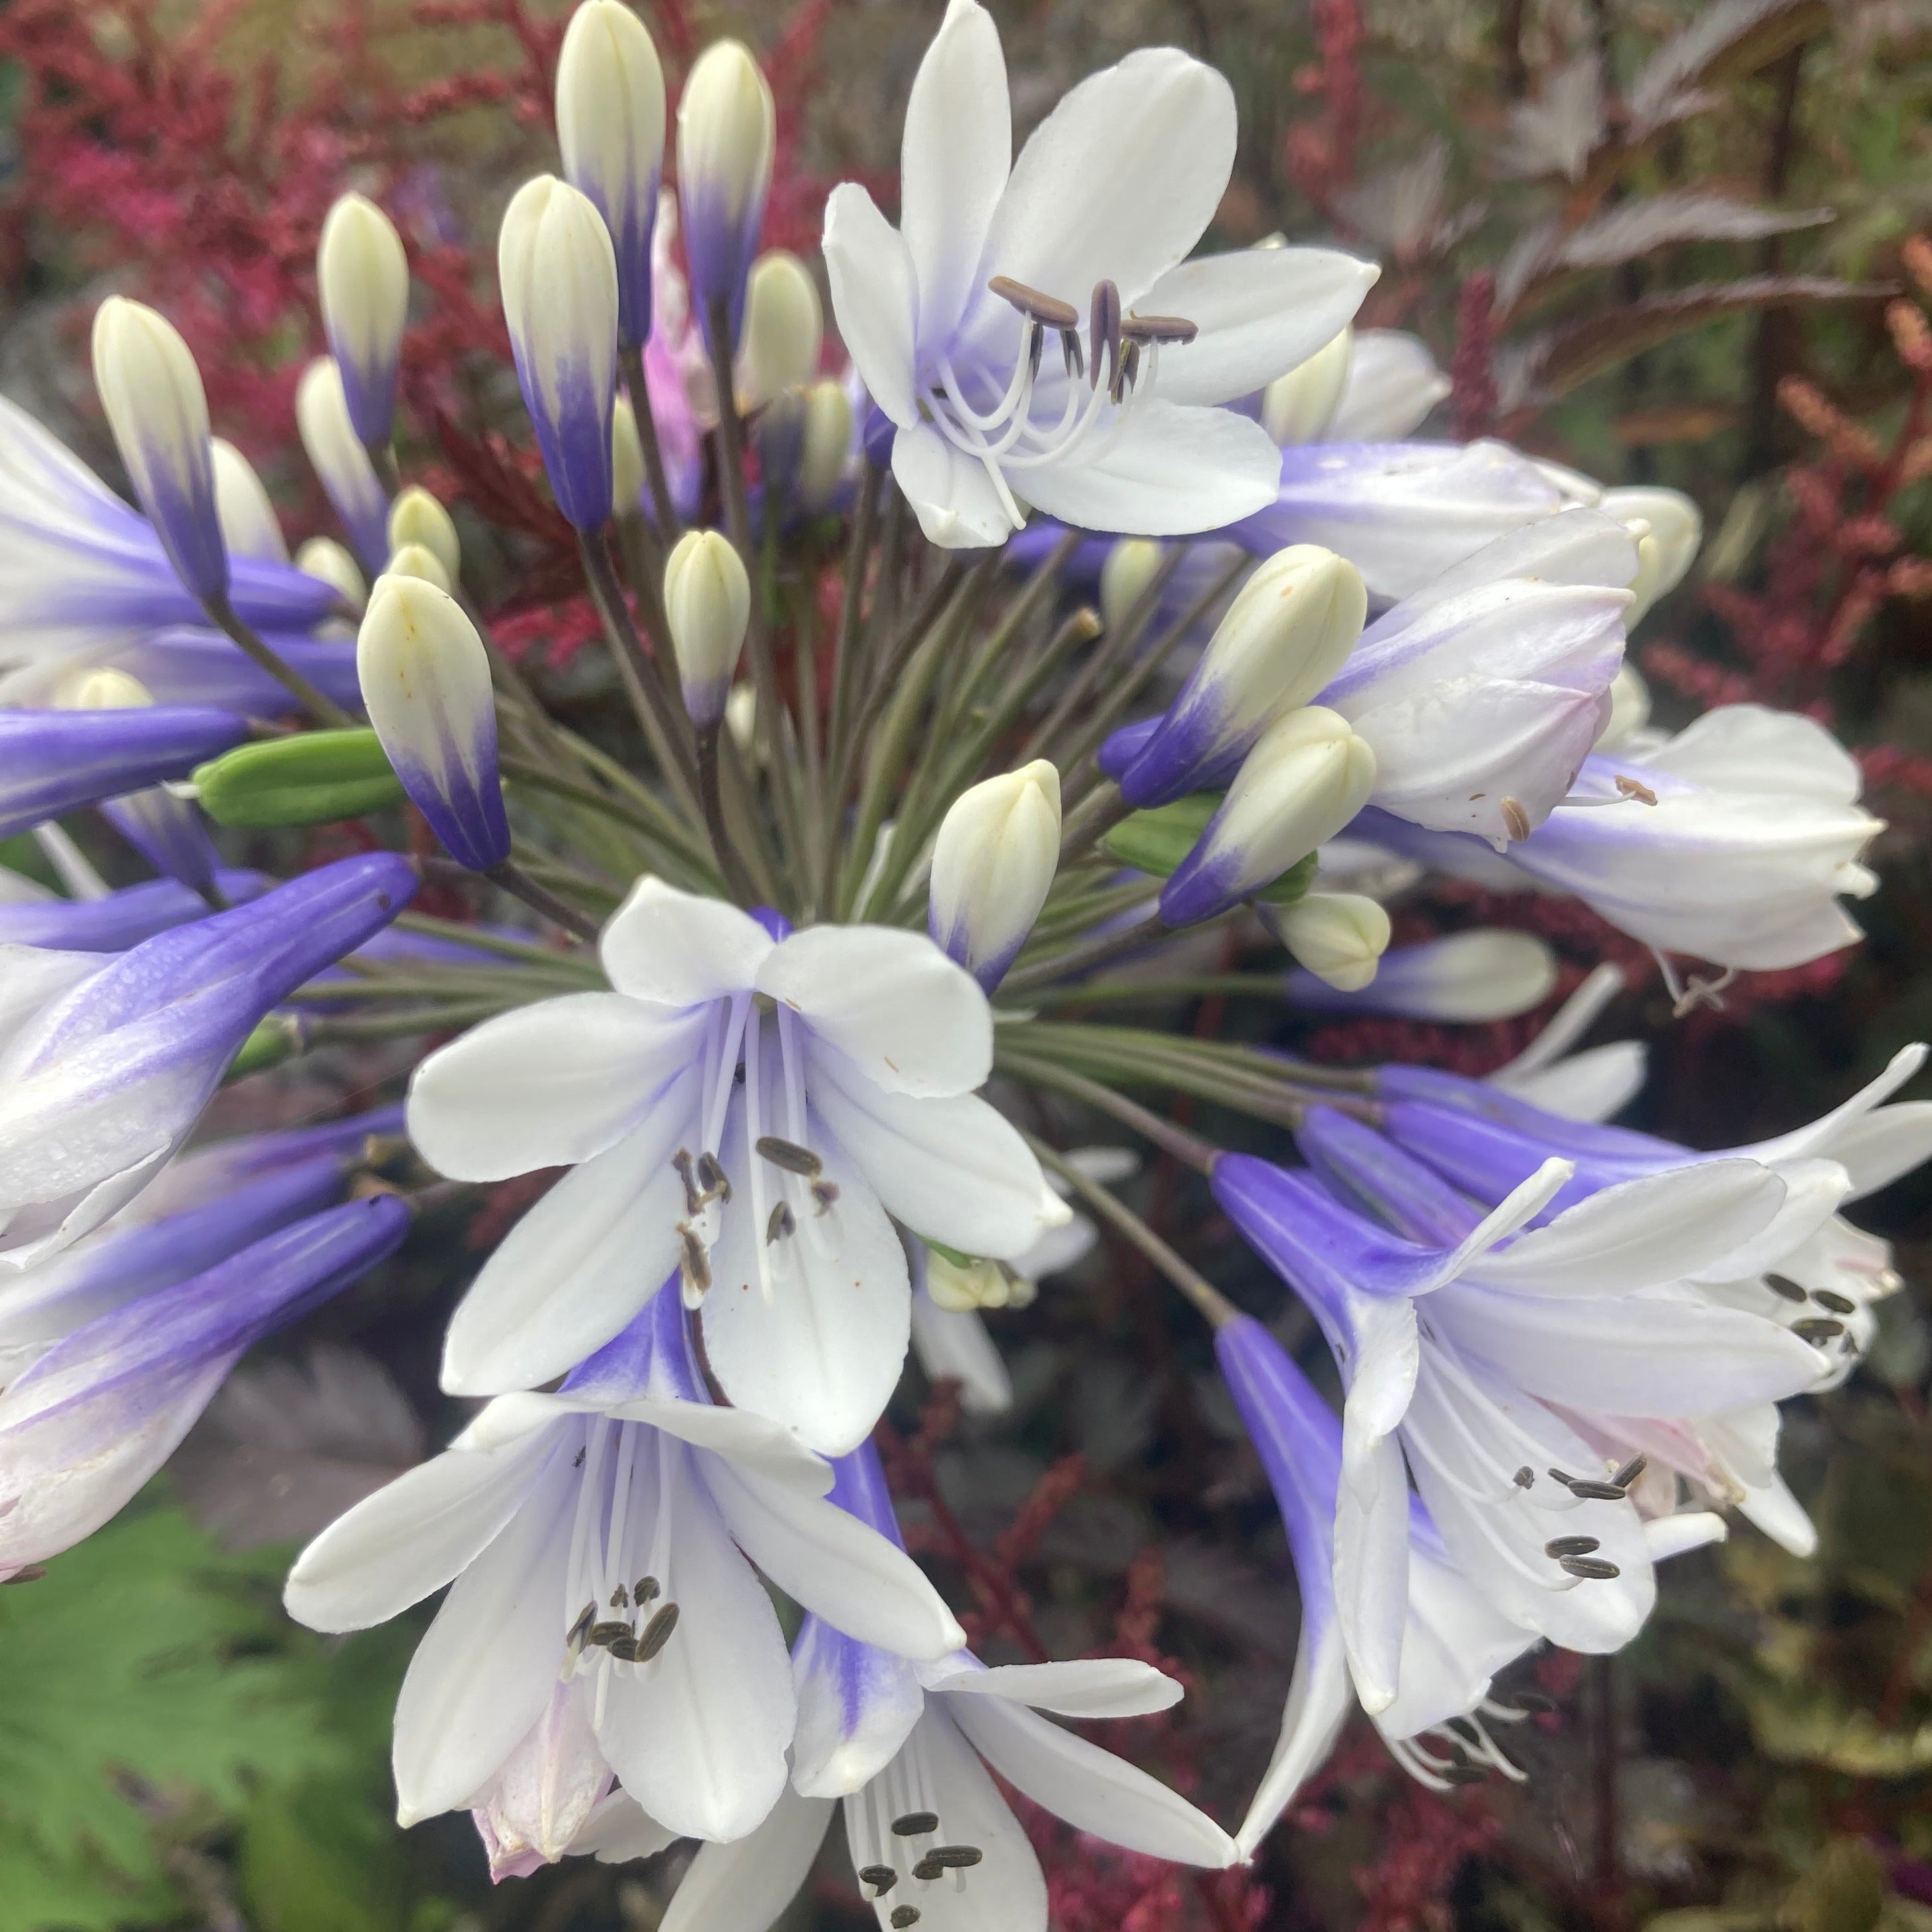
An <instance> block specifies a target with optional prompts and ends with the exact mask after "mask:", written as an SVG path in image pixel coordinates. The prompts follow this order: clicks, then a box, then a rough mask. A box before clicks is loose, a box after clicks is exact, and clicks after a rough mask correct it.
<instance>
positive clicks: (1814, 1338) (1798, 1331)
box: [1791, 1316, 1845, 1344]
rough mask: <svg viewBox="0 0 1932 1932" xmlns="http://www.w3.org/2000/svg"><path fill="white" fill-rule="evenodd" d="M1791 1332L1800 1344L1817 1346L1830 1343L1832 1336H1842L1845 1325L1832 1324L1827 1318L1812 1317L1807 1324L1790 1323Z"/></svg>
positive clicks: (1840, 1323) (1839, 1323) (1841, 1323)
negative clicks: (1806, 1343) (1807, 1343)
mask: <svg viewBox="0 0 1932 1932" xmlns="http://www.w3.org/2000/svg"><path fill="white" fill-rule="evenodd" d="M1791 1332H1792V1334H1794V1335H1796V1337H1798V1339H1799V1341H1801V1342H1810V1343H1814V1344H1817V1343H1826V1342H1829V1341H1830V1340H1831V1339H1832V1337H1833V1336H1835V1335H1842V1334H1843V1333H1844V1332H1845V1325H1844V1324H1843V1322H1834V1321H1832V1319H1829V1317H1828V1316H1814V1317H1813V1318H1812V1319H1811V1320H1810V1321H1808V1322H1793V1323H1792V1325H1791Z"/></svg>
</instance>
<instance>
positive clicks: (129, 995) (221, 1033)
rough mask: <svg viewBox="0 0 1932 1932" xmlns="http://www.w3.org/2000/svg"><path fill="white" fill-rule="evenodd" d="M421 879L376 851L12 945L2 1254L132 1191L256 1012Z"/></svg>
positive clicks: (384, 917)
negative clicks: (101, 949) (91, 945)
mask: <svg viewBox="0 0 1932 1932" xmlns="http://www.w3.org/2000/svg"><path fill="white" fill-rule="evenodd" d="M96 715H99V714H96ZM106 715H113V714H112V713H109V714H106ZM415 889H416V871H415V869H414V868H413V866H411V865H410V864H409V862H407V860H405V859H400V858H397V857H395V856H392V855H391V854H389V853H374V854H371V855H368V856H365V857H362V858H356V859H341V860H340V861H338V862H337V863H335V864H334V865H325V866H323V867H322V868H320V870H318V871H313V872H308V873H305V874H302V876H301V877H299V878H296V879H293V880H290V882H289V883H287V884H286V885H284V886H278V887H276V889H275V890H274V891H272V892H265V893H263V895H261V897H260V898H257V899H254V900H251V901H250V902H249V903H248V904H246V905H242V906H237V907H234V908H233V910H229V911H227V912H223V913H215V914H214V915H213V916H211V917H209V918H207V919H198V920H196V922H194V923H193V924H192V925H190V926H178V927H176V928H175V929H172V930H171V931H169V932H163V933H160V934H157V935H156V936H155V937H154V938H152V939H148V940H145V941H142V943H141V944H139V945H138V946H136V947H133V949H132V950H130V951H129V952H127V953H121V954H119V955H118V956H115V957H113V958H111V959H107V960H106V961H105V962H104V961H103V959H101V956H99V955H98V954H95V953H37V952H30V951H28V950H26V949H25V948H22V949H20V950H19V951H18V952H17V953H15V955H14V957H13V962H12V964H11V965H10V968H9V972H8V976H7V998H6V1000H5V1001H4V1002H0V1004H4V1005H5V1009H6V1010H5V1013H4V1015H0V1217H4V1218H0V1263H5V1265H8V1266H11V1267H13V1268H23V1267H25V1266H26V1265H28V1264H29V1263H30V1262H34V1261H37V1260H38V1259H41V1258H42V1257H43V1256H46V1255H48V1254H50V1253H55V1252H57V1251H58V1250H60V1249H62V1248H64V1247H67V1246H68V1245H69V1244H71V1243H72V1242H73V1241H76V1240H77V1239H79V1238H80V1236H81V1235H84V1234H86V1233H88V1232H89V1231H90V1230H92V1229H95V1228H98V1226H100V1225H101V1223H102V1222H104V1220H107V1217H108V1216H109V1215H110V1214H113V1213H114V1212H115V1210H116V1209H118V1208H121V1207H123V1206H124V1205H126V1204H127V1202H129V1201H130V1200H132V1199H133V1197H134V1196H136V1194H138V1193H139V1192H140V1191H141V1190H142V1188H143V1187H145V1186H146V1185H147V1184H148V1182H150V1181H152V1180H153V1179H154V1176H155V1175H156V1173H157V1172H158V1171H159V1169H160V1167H161V1166H162V1165H163V1163H165V1162H166V1160H167V1159H168V1157H169V1156H170V1155H171V1154H173V1153H174V1152H175V1150H176V1149H177V1148H179V1147H180V1145H181V1142H183V1141H184V1139H186V1138H187V1134H188V1133H189V1131H190V1129H191V1128H192V1127H193V1125H194V1124H195V1122H196V1120H197V1119H198V1118H199V1116H200V1114H201V1111H202V1108H203V1107H205V1106H206V1105H207V1103H208V1097H209V1096H210V1095H211V1094H213V1092H214V1089H215V1088H216V1086H217V1084H218V1083H219V1082H220V1079H221V1076H222V1074H223V1072H224V1071H225V1070H226V1067H227V1066H228V1064H229V1061H231V1060H232V1059H233V1058H234V1056H235V1054H236V1050H237V1049H239V1047H240V1046H241V1045H242V1042H243V1041H244V1040H246V1039H247V1038H248V1035H249V1034H250V1033H251V1031H253V1029H254V1027H255V1025H256V1024H257V1022H259V1021H260V1019H262V1018H263V1016H264V1015H265V1014H266V1013H268V1011H269V1009H270V1008H271V1007H274V1006H275V1004H277V1003H278V1001H281V999H283V998H284V997H285V996H286V995H288V994H289V993H290V992H293V990H294V989H295V988H296V987H297V986H300V985H302V983H303V982H304V981H305V980H308V979H310V978H311V977H313V976H314V974H317V973H318V972H320V971H321V970H322V969H323V968H324V967H325V966H328V965H332V964H333V963H334V962H335V961H336V960H338V959H341V957H342V956H343V955H344V953H353V951H354V950H356V947H358V946H359V945H360V944H362V942H363V941H365V940H366V939H368V938H369V937H370V936H371V935H372V934H374V933H376V932H380V931H381V930H382V929H383V927H384V926H387V925H388V924H389V922H390V920H391V919H393V918H394V917H395V916H396V914H397V913H398V912H400V911H401V910H402V909H403V907H404V905H406V904H407V903H408V901H409V898H410V895H411V893H413V892H414V891H415Z"/></svg>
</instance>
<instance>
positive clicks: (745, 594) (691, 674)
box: [664, 530, 751, 727]
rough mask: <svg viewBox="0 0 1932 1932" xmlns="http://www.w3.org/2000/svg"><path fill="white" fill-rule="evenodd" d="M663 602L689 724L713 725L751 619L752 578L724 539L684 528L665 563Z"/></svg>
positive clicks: (721, 707) (719, 711) (708, 532)
mask: <svg viewBox="0 0 1932 1932" xmlns="http://www.w3.org/2000/svg"><path fill="white" fill-rule="evenodd" d="M664 620H665V622H667V623H668V624H669V625H670V641H671V647H672V649H673V650H674V651H675V652H676V654H677V675H678V681H679V683H680V684H681V685H682V686H683V688H684V708H685V710H686V711H688V712H689V713H690V714H691V722H692V723H693V724H697V725H698V726H700V727H707V726H712V725H715V724H717V722H718V720H719V719H720V718H722V717H723V716H724V700H725V698H726V697H727V694H729V692H730V688H731V679H732V677H733V675H734V674H735V673H736V670H737V668H738V654H739V652H741V651H742V649H744V648H745V631H746V629H747V628H748V626H749V625H750V623H751V580H750V579H749V578H748V577H746V575H745V566H744V565H743V563H742V562H741V561H740V560H739V556H738V553H737V552H736V550H733V548H732V547H731V545H730V541H728V539H727V538H724V537H723V536H721V535H719V534H718V532H717V531H715V530H688V531H686V532H685V534H684V535H683V536H682V537H681V538H679V539H678V543H677V547H676V549H674V550H673V551H672V552H671V553H670V556H669V557H668V558H667V559H666V561H665V563H664Z"/></svg>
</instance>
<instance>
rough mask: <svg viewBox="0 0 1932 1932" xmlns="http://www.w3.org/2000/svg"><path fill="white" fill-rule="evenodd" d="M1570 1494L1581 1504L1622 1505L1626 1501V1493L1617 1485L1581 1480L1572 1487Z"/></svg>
mask: <svg viewBox="0 0 1932 1932" xmlns="http://www.w3.org/2000/svg"><path fill="white" fill-rule="evenodd" d="M1570 1493H1571V1495H1572V1496H1574V1497H1575V1498H1576V1499H1577V1501H1578V1502H1580V1503H1620V1502H1624V1501H1625V1494H1624V1492H1623V1491H1622V1490H1620V1489H1619V1487H1617V1485H1616V1484H1615V1483H1590V1482H1583V1481H1577V1482H1574V1483H1572V1484H1571V1485H1570Z"/></svg>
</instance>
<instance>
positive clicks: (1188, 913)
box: [1160, 705, 1376, 926]
mask: <svg viewBox="0 0 1932 1932" xmlns="http://www.w3.org/2000/svg"><path fill="white" fill-rule="evenodd" d="M1375 782H1376V754H1375V753H1374V752H1373V751H1372V750H1370V748H1369V745H1368V744H1367V742H1366V740H1364V739H1361V738H1359V737H1358V736H1356V734H1355V731H1354V730H1352V728H1351V727H1350V725H1349V721H1348V720H1347V719H1346V718H1343V716H1341V715H1340V713H1339V712H1334V711H1331V710H1328V709H1327V708H1326V707H1325V706H1321V705H1310V706H1307V707H1306V708H1305V709H1302V710H1300V711H1291V712H1289V714H1288V715H1287V716H1286V718H1282V719H1280V721H1278V722H1277V723H1276V724H1274V725H1273V726H1271V727H1270V729H1269V730H1268V731H1267V733H1265V735H1264V736H1263V737H1262V740H1261V742H1260V743H1259V744H1258V745H1256V747H1255V748H1254V749H1253V751H1250V753H1249V754H1248V755H1247V759H1246V760H1245V761H1244V763H1243V764H1242V766H1241V769H1240V771H1239V772H1237V773H1236V774H1235V781H1234V783H1233V784H1232V785H1231V786H1229V789H1228V795H1227V796H1226V798H1225V799H1223V801H1222V804H1221V808H1220V811H1217V812H1216V813H1215V814H1214V818H1213V819H1212V820H1211V821H1210V823H1209V824H1208V829H1207V830H1206V831H1205V832H1203V833H1202V835H1201V840H1200V842H1199V844H1197V845H1196V847H1195V848H1194V850H1193V851H1192V852H1190V853H1188V855H1187V857H1186V858H1185V859H1183V860H1182V861H1181V864H1180V865H1178V867H1177V868H1175V872H1174V874H1173V876H1172V877H1171V878H1170V879H1169V880H1168V882H1167V884H1166V888H1165V889H1163V892H1162V893H1161V899H1160V910H1161V916H1162V917H1163V919H1166V922H1168V924H1169V925H1170V926H1193V925H1194V924H1196V922H1199V920H1202V919H1211V918H1213V917H1214V915H1215V914H1216V913H1221V912H1225V911H1226V910H1227V909H1228V908H1229V907H1230V906H1232V905H1234V904H1237V903H1238V902H1239V901H1241V900H1242V899H1244V898H1246V897H1247V895H1249V894H1250V892H1256V891H1259V889H1260V888H1261V887H1262V886H1265V885H1266V884H1268V883H1269V882H1270V880H1274V879H1276V878H1278V877H1280V875H1281V874H1283V872H1285V871H1287V870H1288V868H1289V867H1290V866H1291V865H1295V864H1296V863H1297V862H1298V861H1299V860H1301V859H1304V858H1306V857H1307V856H1308V854H1309V853H1311V852H1312V851H1313V850H1315V848H1316V846H1318V845H1319V844H1322V841H1324V840H1325V839H1328V838H1333V837H1334V835H1335V834H1336V833H1337V832H1340V830H1341V829H1342V828H1343V826H1345V825H1346V824H1347V823H1349V821H1350V820H1352V818H1354V817H1355V815H1356V814H1357V813H1358V812H1359V811H1361V808H1363V806H1364V805H1366V804H1367V802H1368V798H1369V793H1370V792H1371V791H1373V790H1374V789H1375Z"/></svg>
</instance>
